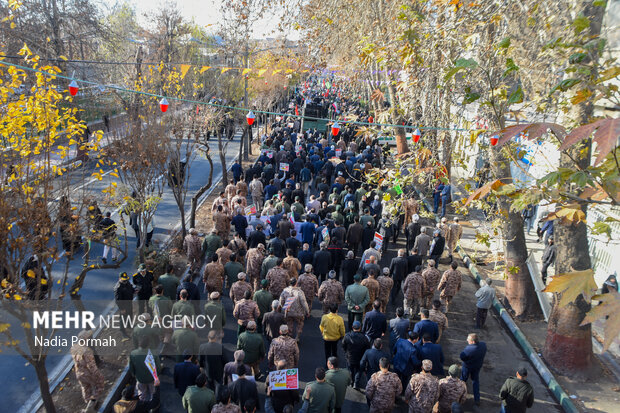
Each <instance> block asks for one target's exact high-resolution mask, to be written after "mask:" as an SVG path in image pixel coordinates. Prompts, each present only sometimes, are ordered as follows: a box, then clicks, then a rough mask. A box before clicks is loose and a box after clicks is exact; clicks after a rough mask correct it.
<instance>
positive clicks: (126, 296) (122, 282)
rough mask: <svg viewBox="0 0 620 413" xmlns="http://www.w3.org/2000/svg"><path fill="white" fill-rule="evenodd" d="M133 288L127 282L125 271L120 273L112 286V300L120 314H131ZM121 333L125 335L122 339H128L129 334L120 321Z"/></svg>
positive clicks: (128, 315)
mask: <svg viewBox="0 0 620 413" xmlns="http://www.w3.org/2000/svg"><path fill="white" fill-rule="evenodd" d="M135 291H136V290H135V288H134V286H133V285H131V283H130V282H129V275H127V273H126V272H122V273H120V275H119V277H118V282H117V283H116V285H115V286H114V301H115V302H116V305H117V306H118V310H119V312H120V314H121V315H122V316H126V317H131V316H133V306H132V303H133V301H132V300H133V295H134V294H135ZM120 330H121V333H122V334H123V336H124V337H125V338H124V340H129V335H128V334H127V332H126V331H125V327H124V326H123V324H122V323H121V326H120Z"/></svg>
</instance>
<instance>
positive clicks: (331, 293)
mask: <svg viewBox="0 0 620 413" xmlns="http://www.w3.org/2000/svg"><path fill="white" fill-rule="evenodd" d="M315 279H316V277H315ZM300 281H301V277H300ZM317 283H318V281H317ZM318 295H319V302H320V303H321V305H322V306H323V314H327V312H328V311H329V307H330V306H331V305H332V304H336V305H337V306H339V305H340V304H341V303H342V300H344V290H343V288H342V284H341V283H340V281H338V280H336V271H334V270H331V271H330V272H329V273H328V274H327V281H325V282H324V283H323V284H321V288H319V292H318Z"/></svg>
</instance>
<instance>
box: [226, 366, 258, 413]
mask: <svg viewBox="0 0 620 413" xmlns="http://www.w3.org/2000/svg"><path fill="white" fill-rule="evenodd" d="M245 374H246V367H245V364H241V365H240V366H238V367H237V376H238V378H237V380H235V381H233V382H232V383H230V384H229V385H228V389H229V390H230V400H231V401H232V402H233V403H235V404H237V405H239V407H241V411H242V412H245V402H246V401H247V400H254V401H255V402H256V404H257V405H258V390H257V388H256V382H255V381H253V380H249V379H248V378H246V377H245ZM250 413H251V412H250Z"/></svg>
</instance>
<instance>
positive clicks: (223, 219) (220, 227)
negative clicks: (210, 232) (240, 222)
mask: <svg viewBox="0 0 620 413" xmlns="http://www.w3.org/2000/svg"><path fill="white" fill-rule="evenodd" d="M230 221H231V218H230V216H228V214H226V213H225V212H219V211H218V212H214V213H213V229H215V233H216V234H217V235H219V236H220V237H222V239H228V233H229V232H230Z"/></svg>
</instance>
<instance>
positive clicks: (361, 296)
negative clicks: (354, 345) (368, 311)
mask: <svg viewBox="0 0 620 413" xmlns="http://www.w3.org/2000/svg"><path fill="white" fill-rule="evenodd" d="M353 281H355V282H354V283H353V284H351V285H349V286H348V287H347V289H346V291H345V292H344V300H345V301H346V302H347V309H348V310H349V317H348V318H349V331H351V328H352V326H353V322H354V321H356V320H357V321H359V322H360V323H361V322H362V318H363V316H364V308H366V304H368V302H370V295H369V294H368V288H366V287H365V286H363V285H361V284H360V282H361V281H362V277H361V276H360V275H359V274H355V276H354V277H353Z"/></svg>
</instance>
